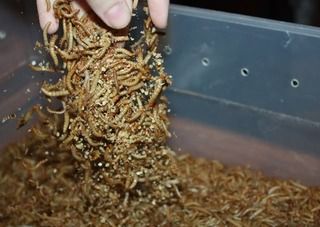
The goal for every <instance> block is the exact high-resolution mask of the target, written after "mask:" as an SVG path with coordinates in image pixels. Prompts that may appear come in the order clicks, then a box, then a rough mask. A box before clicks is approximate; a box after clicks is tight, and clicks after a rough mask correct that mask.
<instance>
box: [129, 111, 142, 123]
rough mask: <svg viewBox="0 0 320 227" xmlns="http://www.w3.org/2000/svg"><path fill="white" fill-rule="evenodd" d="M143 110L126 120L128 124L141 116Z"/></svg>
mask: <svg viewBox="0 0 320 227" xmlns="http://www.w3.org/2000/svg"><path fill="white" fill-rule="evenodd" d="M142 112H143V110H138V111H137V112H136V113H134V114H133V115H132V116H131V117H130V118H128V119H126V121H127V122H128V123H132V122H134V121H135V120H137V119H138V118H139V117H140V116H141V114H142Z"/></svg>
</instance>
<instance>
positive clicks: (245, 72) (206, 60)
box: [164, 45, 300, 88]
mask: <svg viewBox="0 0 320 227" xmlns="http://www.w3.org/2000/svg"><path fill="white" fill-rule="evenodd" d="M164 52H165V53H166V54H167V55H170V54H171V53H172V49H171V47H170V46H168V45H167V46H165V47H164ZM201 64H202V65H203V66H205V67H207V66H209V65H210V59H209V58H207V57H204V58H202V59H201ZM240 74H241V76H243V77H248V76H249V75H250V70H249V69H248V68H241V69H240ZM290 85H291V87H293V88H298V87H299V85H300V82H299V80H298V79H296V78H293V79H292V80H291V81H290Z"/></svg>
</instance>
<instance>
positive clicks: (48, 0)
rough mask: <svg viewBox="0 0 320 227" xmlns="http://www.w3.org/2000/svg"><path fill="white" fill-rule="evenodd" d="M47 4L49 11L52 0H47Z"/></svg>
mask: <svg viewBox="0 0 320 227" xmlns="http://www.w3.org/2000/svg"><path fill="white" fill-rule="evenodd" d="M46 5H47V12H49V11H50V10H51V2H50V0H46Z"/></svg>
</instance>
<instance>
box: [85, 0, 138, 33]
mask: <svg viewBox="0 0 320 227" xmlns="http://www.w3.org/2000/svg"><path fill="white" fill-rule="evenodd" d="M87 2H88V4H89V5H90V6H91V8H92V9H93V11H94V12H95V13H96V14H97V15H98V16H99V17H100V18H101V19H102V20H103V21H104V22H105V23H106V24H107V25H108V26H110V27H112V28H115V29H121V28H124V27H126V26H127V25H128V24H129V22H130V20H131V15H132V0H87Z"/></svg>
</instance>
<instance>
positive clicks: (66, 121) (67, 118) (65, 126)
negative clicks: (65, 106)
mask: <svg viewBox="0 0 320 227" xmlns="http://www.w3.org/2000/svg"><path fill="white" fill-rule="evenodd" d="M69 122H70V115H69V113H68V111H65V112H64V120H63V127H62V132H63V133H66V132H67V130H68V127H69Z"/></svg>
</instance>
